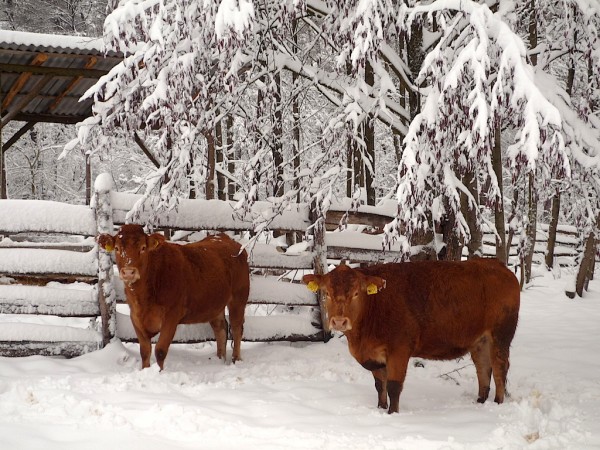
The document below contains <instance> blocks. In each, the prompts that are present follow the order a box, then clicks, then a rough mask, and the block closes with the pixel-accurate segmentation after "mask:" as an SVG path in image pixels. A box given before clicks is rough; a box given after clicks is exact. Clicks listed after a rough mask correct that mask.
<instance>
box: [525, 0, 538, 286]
mask: <svg viewBox="0 0 600 450" xmlns="http://www.w3.org/2000/svg"><path fill="white" fill-rule="evenodd" d="M537 45H538V27H537V8H536V0H530V2H529V49H530V50H533V49H535V48H536V47H537ZM529 59H530V61H531V65H532V66H536V65H537V54H535V53H533V54H531V55H530V57H529ZM528 192H529V195H528V200H529V202H528V213H527V218H528V221H527V231H526V234H527V247H525V255H524V267H523V269H524V271H525V283H529V282H530V281H531V264H532V263H533V254H534V252H535V238H536V229H537V208H538V197H537V194H536V192H535V171H532V172H530V173H529V180H528Z"/></svg>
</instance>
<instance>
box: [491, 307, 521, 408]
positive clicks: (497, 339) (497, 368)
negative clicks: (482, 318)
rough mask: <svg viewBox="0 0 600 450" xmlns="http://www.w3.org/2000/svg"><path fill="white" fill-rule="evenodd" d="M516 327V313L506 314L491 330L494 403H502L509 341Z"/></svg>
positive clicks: (507, 366)
mask: <svg viewBox="0 0 600 450" xmlns="http://www.w3.org/2000/svg"><path fill="white" fill-rule="evenodd" d="M516 329H517V315H516V312H514V314H513V315H508V316H507V317H506V318H505V320H504V321H502V322H501V323H499V324H498V325H497V327H496V328H495V329H494V330H493V331H492V339H491V353H492V373H493V374H494V384H495V385H496V397H494V401H495V402H496V403H502V402H503V401H504V396H505V395H506V377H507V375H508V368H509V366H510V343H511V342H512V340H513V337H514V336H515V331H516Z"/></svg>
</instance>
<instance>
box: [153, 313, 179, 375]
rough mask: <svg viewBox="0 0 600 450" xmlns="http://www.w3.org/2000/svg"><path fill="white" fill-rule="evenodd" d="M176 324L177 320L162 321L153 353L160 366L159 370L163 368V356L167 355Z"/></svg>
mask: <svg viewBox="0 0 600 450" xmlns="http://www.w3.org/2000/svg"><path fill="white" fill-rule="evenodd" d="M177 324H178V321H177V320H169V319H166V320H165V321H163V323H162V328H161V329H160V335H159V336H158V342H157V343H156V347H155V348H154V355H155V356H156V362H157V364H158V367H160V370H163V369H164V365H165V358H166V357H167V353H168V352H169V347H170V346H171V342H173V337H174V336H175V332H176V331H177Z"/></svg>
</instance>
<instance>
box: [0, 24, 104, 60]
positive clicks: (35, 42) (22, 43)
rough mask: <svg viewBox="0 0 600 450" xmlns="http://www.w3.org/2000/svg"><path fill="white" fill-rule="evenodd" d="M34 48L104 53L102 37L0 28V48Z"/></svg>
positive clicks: (65, 51) (62, 51)
mask: <svg viewBox="0 0 600 450" xmlns="http://www.w3.org/2000/svg"><path fill="white" fill-rule="evenodd" d="M23 47H28V48H35V49H36V50H43V51H47V52H52V53H72V54H89V55H97V54H104V50H103V48H104V41H103V40H102V38H91V37H86V36H66V35H58V34H43V33H29V32H25V31H12V30H0V48H10V49H22V48H23Z"/></svg>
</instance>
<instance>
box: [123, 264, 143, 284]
mask: <svg viewBox="0 0 600 450" xmlns="http://www.w3.org/2000/svg"><path fill="white" fill-rule="evenodd" d="M119 277H120V278H121V280H123V281H124V282H125V283H127V284H131V283H135V282H136V281H137V280H139V279H140V272H139V271H138V270H137V268H136V267H123V268H121V270H119Z"/></svg>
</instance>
